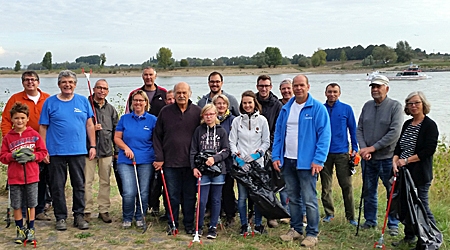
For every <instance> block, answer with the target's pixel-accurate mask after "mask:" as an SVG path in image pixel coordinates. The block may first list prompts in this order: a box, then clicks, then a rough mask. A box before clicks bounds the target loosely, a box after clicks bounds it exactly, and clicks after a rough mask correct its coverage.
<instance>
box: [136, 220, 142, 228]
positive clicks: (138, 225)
mask: <svg viewBox="0 0 450 250" xmlns="http://www.w3.org/2000/svg"><path fill="white" fill-rule="evenodd" d="M136 227H137V228H144V221H143V220H137V221H136Z"/></svg>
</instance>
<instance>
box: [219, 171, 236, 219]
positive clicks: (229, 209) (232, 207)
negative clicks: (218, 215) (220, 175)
mask: <svg viewBox="0 0 450 250" xmlns="http://www.w3.org/2000/svg"><path fill="white" fill-rule="evenodd" d="M222 208H223V211H224V212H225V214H226V216H227V219H231V218H234V217H235V216H236V196H235V194H234V179H233V177H231V174H226V175H225V184H224V185H223V188H222Z"/></svg>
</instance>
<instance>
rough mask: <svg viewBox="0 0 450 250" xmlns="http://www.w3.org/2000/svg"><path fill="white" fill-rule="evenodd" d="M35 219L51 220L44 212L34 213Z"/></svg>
mask: <svg viewBox="0 0 450 250" xmlns="http://www.w3.org/2000/svg"><path fill="white" fill-rule="evenodd" d="M36 220H45V221H51V220H52V219H51V218H50V216H48V215H47V214H46V213H39V214H37V215H36Z"/></svg>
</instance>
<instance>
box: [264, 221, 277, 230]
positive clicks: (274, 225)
mask: <svg viewBox="0 0 450 250" xmlns="http://www.w3.org/2000/svg"><path fill="white" fill-rule="evenodd" d="M267 226H268V227H270V228H276V227H278V222H277V220H268V221H267Z"/></svg>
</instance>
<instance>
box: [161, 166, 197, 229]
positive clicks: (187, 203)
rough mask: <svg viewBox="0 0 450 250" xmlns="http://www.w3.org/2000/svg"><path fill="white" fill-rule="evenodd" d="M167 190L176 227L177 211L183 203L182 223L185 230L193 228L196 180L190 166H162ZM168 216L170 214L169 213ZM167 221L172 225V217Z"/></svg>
mask: <svg viewBox="0 0 450 250" xmlns="http://www.w3.org/2000/svg"><path fill="white" fill-rule="evenodd" d="M164 177H165V179H166V185H167V191H168V193H169V199H170V205H171V206H172V213H173V217H174V218H173V220H174V221H175V226H176V227H177V228H178V213H179V211H180V205H181V204H183V224H184V228H185V229H186V230H190V229H193V228H194V214H195V201H196V198H195V194H196V193H197V192H196V191H197V190H196V181H197V179H195V177H194V175H193V174H192V170H191V168H190V167H180V168H172V167H165V168H164ZM169 217H170V215H169ZM168 223H169V225H170V226H172V218H169V220H168Z"/></svg>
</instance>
